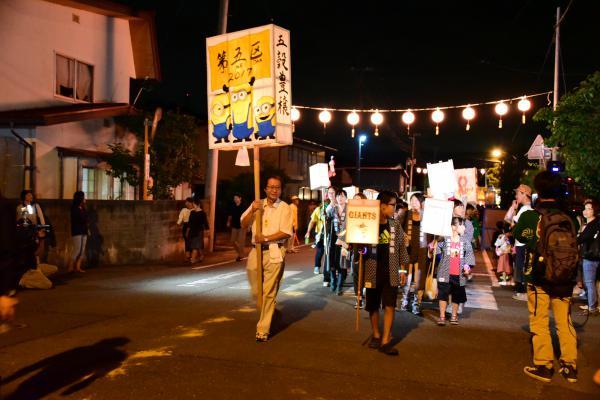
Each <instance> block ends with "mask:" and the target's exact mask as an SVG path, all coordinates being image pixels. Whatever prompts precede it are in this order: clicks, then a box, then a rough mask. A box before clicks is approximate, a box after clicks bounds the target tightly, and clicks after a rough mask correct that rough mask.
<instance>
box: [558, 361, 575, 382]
mask: <svg viewBox="0 0 600 400" xmlns="http://www.w3.org/2000/svg"><path fill="white" fill-rule="evenodd" d="M558 372H560V374H561V375H562V376H563V378H565V379H566V380H567V382H569V383H575V382H577V367H575V366H573V365H568V364H565V363H564V362H563V361H561V362H560V369H559V370H558Z"/></svg>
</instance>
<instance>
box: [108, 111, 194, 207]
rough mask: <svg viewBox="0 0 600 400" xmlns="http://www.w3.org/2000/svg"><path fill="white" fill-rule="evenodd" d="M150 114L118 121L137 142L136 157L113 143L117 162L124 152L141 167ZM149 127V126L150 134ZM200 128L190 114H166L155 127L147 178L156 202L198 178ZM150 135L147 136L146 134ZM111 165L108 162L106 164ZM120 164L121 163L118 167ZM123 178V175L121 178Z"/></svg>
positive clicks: (117, 171)
mask: <svg viewBox="0 0 600 400" xmlns="http://www.w3.org/2000/svg"><path fill="white" fill-rule="evenodd" d="M152 117H153V116H152V115H146V116H126V117H121V118H119V119H118V121H117V122H118V123H119V124H121V125H122V126H124V127H126V128H127V129H128V130H129V131H130V132H133V133H135V134H136V136H137V138H138V143H137V146H136V150H135V154H131V153H130V152H128V151H127V150H125V149H124V148H123V147H122V145H120V144H118V143H117V144H115V145H114V148H113V152H114V149H117V150H118V155H119V157H120V158H117V160H118V161H120V160H121V159H122V156H123V154H121V153H123V152H125V155H128V156H129V157H130V160H132V161H133V162H134V163H136V164H137V165H139V166H140V167H141V166H143V152H144V119H145V118H148V119H149V120H150V121H152ZM150 130H151V128H150V127H149V131H150ZM200 134H201V133H200V126H199V124H198V122H197V121H196V119H195V118H194V117H192V116H189V115H183V114H177V113H174V112H167V113H166V114H165V115H164V116H163V119H162V120H161V121H160V123H159V124H158V128H157V130H156V134H155V136H154V139H153V140H152V138H149V142H150V148H149V153H150V176H151V177H152V180H153V186H152V188H151V189H150V193H151V194H152V195H153V196H154V198H155V199H170V198H172V197H173V189H174V188H175V187H177V186H178V185H180V184H181V183H184V182H192V181H193V180H194V178H195V177H197V175H198V172H199V169H200V154H201V152H202V151H203V150H204V149H201V148H200ZM149 135H150V133H149ZM109 163H110V162H109ZM110 164H111V166H112V169H111V172H110V173H111V174H113V173H114V174H117V175H113V176H119V175H118V174H120V173H121V171H122V168H121V169H117V168H115V166H114V165H113V164H112V163H110ZM117 165H122V164H120V163H119V164H117ZM120 176H122V175H120Z"/></svg>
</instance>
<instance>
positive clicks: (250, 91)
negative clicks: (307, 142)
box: [206, 25, 292, 150]
mask: <svg viewBox="0 0 600 400" xmlns="http://www.w3.org/2000/svg"><path fill="white" fill-rule="evenodd" d="M206 57H207V77H206V78H207V92H208V93H207V94H208V126H209V128H208V147H209V148H210V149H219V150H235V149H238V148H241V147H254V146H281V145H290V144H292V120H291V111H292V82H291V60H290V32H289V31H288V30H286V29H283V28H280V27H278V26H276V25H265V26H261V27H257V28H252V29H246V30H243V31H238V32H232V33H227V34H224V35H219V36H214V37H211V38H208V39H206Z"/></svg>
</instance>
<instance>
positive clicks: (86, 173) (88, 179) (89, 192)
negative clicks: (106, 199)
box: [81, 167, 97, 199]
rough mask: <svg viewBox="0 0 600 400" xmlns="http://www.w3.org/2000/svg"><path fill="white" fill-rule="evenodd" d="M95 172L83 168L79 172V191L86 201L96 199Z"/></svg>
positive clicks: (93, 169)
mask: <svg viewBox="0 0 600 400" xmlns="http://www.w3.org/2000/svg"><path fill="white" fill-rule="evenodd" d="M96 172H97V170H96V169H95V168H89V167H83V168H82V170H81V191H82V192H83V193H85V198H86V199H95V198H96Z"/></svg>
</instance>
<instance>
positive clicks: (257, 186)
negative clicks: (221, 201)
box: [254, 146, 263, 311]
mask: <svg viewBox="0 0 600 400" xmlns="http://www.w3.org/2000/svg"><path fill="white" fill-rule="evenodd" d="M259 151H260V149H259V147H258V146H254V199H255V200H260V155H259ZM262 211H263V210H262V207H261V208H259V209H258V215H257V216H256V220H255V221H256V234H261V233H262ZM255 249H256V288H257V296H256V308H257V309H258V310H259V311H260V310H261V309H262V301H263V268H262V243H255Z"/></svg>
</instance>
